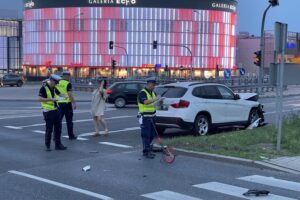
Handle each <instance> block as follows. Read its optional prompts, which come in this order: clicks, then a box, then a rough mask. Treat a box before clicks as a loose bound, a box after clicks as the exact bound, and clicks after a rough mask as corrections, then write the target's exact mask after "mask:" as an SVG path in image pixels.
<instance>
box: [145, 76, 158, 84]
mask: <svg viewBox="0 0 300 200" xmlns="http://www.w3.org/2000/svg"><path fill="white" fill-rule="evenodd" d="M146 82H147V83H154V84H156V79H155V78H154V77H151V78H147V79H146Z"/></svg>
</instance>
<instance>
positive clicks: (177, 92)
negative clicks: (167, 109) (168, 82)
mask: <svg viewBox="0 0 300 200" xmlns="http://www.w3.org/2000/svg"><path fill="white" fill-rule="evenodd" d="M186 91H187V88H183V87H174V86H165V87H157V88H156V89H155V92H156V94H157V95H161V96H163V97H166V98H181V97H183V95H184V94H185V93H186Z"/></svg>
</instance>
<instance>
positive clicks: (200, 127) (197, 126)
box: [193, 114, 211, 136]
mask: <svg viewBox="0 0 300 200" xmlns="http://www.w3.org/2000/svg"><path fill="white" fill-rule="evenodd" d="M210 129H211V122H210V120H209V118H208V117H207V116H206V115H203V114H200V115H198V116H197V118H196V120H195V122H194V128H193V133H194V135H197V136H203V135H207V134H208V133H209V131H210Z"/></svg>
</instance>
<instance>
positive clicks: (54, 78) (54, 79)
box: [49, 74, 61, 84]
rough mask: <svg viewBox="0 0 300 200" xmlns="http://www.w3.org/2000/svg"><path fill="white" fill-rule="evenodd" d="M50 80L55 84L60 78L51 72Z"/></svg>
mask: <svg viewBox="0 0 300 200" xmlns="http://www.w3.org/2000/svg"><path fill="white" fill-rule="evenodd" d="M49 79H50V80H53V81H54V82H55V83H56V84H58V82H59V81H60V80H61V77H60V76H58V75H56V74H51V75H50V77H49Z"/></svg>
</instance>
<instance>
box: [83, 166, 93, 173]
mask: <svg viewBox="0 0 300 200" xmlns="http://www.w3.org/2000/svg"><path fill="white" fill-rule="evenodd" d="M90 170H91V166H90V165H87V166H85V167H84V168H82V171H84V172H87V171H90Z"/></svg>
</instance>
